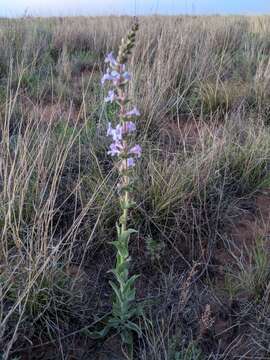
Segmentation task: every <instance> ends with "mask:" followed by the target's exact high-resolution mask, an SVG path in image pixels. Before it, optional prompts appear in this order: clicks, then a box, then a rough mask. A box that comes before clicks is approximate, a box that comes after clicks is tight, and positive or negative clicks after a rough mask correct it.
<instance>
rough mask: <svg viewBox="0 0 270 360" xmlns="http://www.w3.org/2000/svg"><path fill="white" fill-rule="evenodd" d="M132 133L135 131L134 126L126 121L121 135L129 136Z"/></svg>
mask: <svg viewBox="0 0 270 360" xmlns="http://www.w3.org/2000/svg"><path fill="white" fill-rule="evenodd" d="M133 131H136V125H135V124H134V122H132V121H126V122H125V123H124V125H123V131H122V133H123V134H129V133H131V132H133Z"/></svg>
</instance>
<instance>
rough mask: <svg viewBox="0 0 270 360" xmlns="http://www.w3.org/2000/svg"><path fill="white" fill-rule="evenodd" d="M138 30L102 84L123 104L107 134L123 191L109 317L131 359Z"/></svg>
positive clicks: (126, 40)
mask: <svg viewBox="0 0 270 360" xmlns="http://www.w3.org/2000/svg"><path fill="white" fill-rule="evenodd" d="M137 30H138V24H135V25H134V26H133V27H132V29H131V31H130V32H129V33H128V35H127V37H126V38H124V39H122V42H121V45H120V48H119V52H118V55H117V58H116V59H115V57H114V55H113V53H112V52H111V53H109V54H108V55H107V56H106V58H105V63H106V64H108V66H109V68H108V70H107V72H106V74H105V75H104V76H103V78H102V81H101V82H102V84H105V82H109V83H111V84H112V89H110V90H109V93H108V96H107V97H106V98H105V102H106V103H113V102H115V103H116V105H117V106H118V107H119V111H118V119H119V123H118V124H117V125H116V127H112V124H111V123H109V124H108V129H107V136H109V137H111V138H112V139H113V141H114V142H113V143H112V144H111V145H110V149H109V151H108V154H109V155H111V156H112V157H114V158H116V159H117V162H116V165H117V169H118V171H119V178H120V180H119V183H118V185H117V189H118V194H119V203H120V208H121V210H122V215H121V216H120V219H119V225H117V234H118V238H117V240H116V241H114V242H113V244H114V246H115V248H116V250H117V257H116V259H117V260H116V265H115V268H114V269H113V270H112V272H113V274H114V275H115V282H111V283H110V284H111V286H112V289H113V291H114V292H115V298H114V301H113V307H112V318H111V319H110V320H109V323H108V327H109V328H110V327H111V328H116V330H117V332H120V334H121V338H122V341H123V343H124V345H125V346H126V347H127V351H128V354H129V359H131V358H132V353H133V350H132V349H133V348H132V346H133V345H132V344H133V342H132V338H133V332H134V331H135V332H137V334H138V335H140V329H139V327H138V326H137V325H136V324H135V323H134V322H133V317H134V315H135V314H136V307H134V303H135V286H134V285H135V280H136V278H137V276H136V275H133V276H129V271H128V270H129V262H130V256H129V247H128V243H129V238H130V235H131V234H132V233H134V232H136V231H135V230H133V229H130V228H128V218H129V209H130V208H131V207H132V206H133V205H134V203H133V201H132V200H131V192H132V184H133V182H134V181H133V169H134V167H135V165H136V161H137V160H138V158H140V157H141V153H142V148H141V146H140V145H138V144H134V141H133V136H132V135H134V134H135V132H136V124H135V123H134V122H133V121H130V118H131V117H132V118H133V117H134V118H135V117H137V116H139V115H140V112H139V110H138V109H137V108H136V107H133V108H131V110H130V109H127V104H129V103H130V98H129V94H128V83H129V81H131V75H130V73H129V72H128V71H127V70H126V62H127V60H128V56H129V55H130V54H131V50H132V48H133V47H134V45H135V35H136V32H137Z"/></svg>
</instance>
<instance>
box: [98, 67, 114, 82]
mask: <svg viewBox="0 0 270 360" xmlns="http://www.w3.org/2000/svg"><path fill="white" fill-rule="evenodd" d="M111 80H113V77H112V76H111V74H110V69H107V71H106V73H105V74H104V75H103V77H102V79H101V84H102V85H104V84H105V82H106V81H111Z"/></svg>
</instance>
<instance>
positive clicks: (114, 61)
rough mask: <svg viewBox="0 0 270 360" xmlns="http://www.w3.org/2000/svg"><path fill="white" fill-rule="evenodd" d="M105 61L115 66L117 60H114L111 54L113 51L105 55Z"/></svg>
mask: <svg viewBox="0 0 270 360" xmlns="http://www.w3.org/2000/svg"><path fill="white" fill-rule="evenodd" d="M105 63H110V65H111V66H117V65H118V62H117V61H116V59H115V57H114V56H113V52H110V53H109V54H108V55H107V56H106V57H105Z"/></svg>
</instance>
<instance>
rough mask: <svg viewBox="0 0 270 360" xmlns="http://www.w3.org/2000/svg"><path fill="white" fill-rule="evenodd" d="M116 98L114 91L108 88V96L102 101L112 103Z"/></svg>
mask: <svg viewBox="0 0 270 360" xmlns="http://www.w3.org/2000/svg"><path fill="white" fill-rule="evenodd" d="M116 99H117V95H116V93H115V92H114V90H110V91H109V93H108V96H107V97H105V99H104V101H105V102H110V103H113V102H114V100H116Z"/></svg>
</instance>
